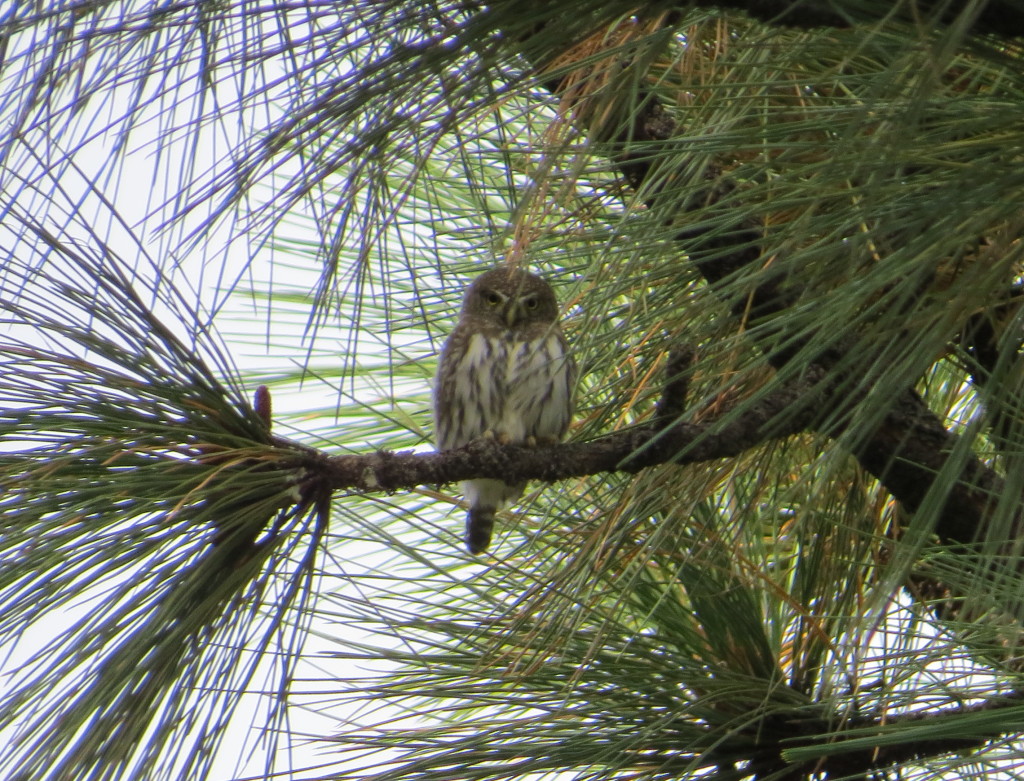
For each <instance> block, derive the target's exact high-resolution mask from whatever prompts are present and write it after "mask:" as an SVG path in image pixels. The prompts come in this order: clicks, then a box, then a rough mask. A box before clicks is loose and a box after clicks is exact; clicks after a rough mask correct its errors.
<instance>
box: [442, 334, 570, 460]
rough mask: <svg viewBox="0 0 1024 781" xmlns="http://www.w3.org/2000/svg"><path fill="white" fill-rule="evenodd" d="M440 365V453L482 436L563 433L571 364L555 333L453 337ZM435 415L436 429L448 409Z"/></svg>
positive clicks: (553, 435) (516, 438)
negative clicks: (488, 432)
mask: <svg viewBox="0 0 1024 781" xmlns="http://www.w3.org/2000/svg"><path fill="white" fill-rule="evenodd" d="M538 325H539V324H538ZM457 330H458V329H457ZM460 348H461V349H460ZM441 363H442V365H441V370H440V372H439V376H438V388H437V392H438V394H439V398H440V399H443V401H444V405H443V406H445V407H447V408H448V410H447V412H448V417H449V423H450V424H451V425H447V426H446V425H438V428H437V432H438V445H439V446H440V448H441V449H442V450H446V449H448V448H452V447H458V446H460V445H463V444H465V443H467V442H469V441H471V440H473V439H476V438H478V437H480V436H482V435H483V434H484V432H486V431H490V432H492V433H493V434H494V435H496V436H498V437H499V438H502V439H507V440H508V441H510V442H517V443H522V442H525V441H526V440H527V439H528V438H530V437H533V438H536V439H539V440H557V439H561V437H562V436H563V435H564V434H565V431H566V429H567V428H568V426H569V421H570V419H571V417H572V389H573V384H574V382H575V364H574V362H573V360H572V358H571V357H570V356H569V355H568V353H567V348H566V342H565V338H564V337H563V336H562V334H561V331H559V330H558V329H557V328H554V329H553V328H551V327H550V326H545V327H543V328H536V327H534V328H531V329H525V330H524V331H515V330H504V331H500V332H498V333H495V332H493V331H490V329H485V330H483V331H482V332H476V333H467V332H465V331H463V333H462V334H459V335H457V334H456V333H453V334H452V338H451V339H449V343H448V344H446V345H445V348H444V351H443V354H442V361H441ZM442 383H443V384H444V387H441V384H442ZM438 406H440V405H438ZM438 413H439V415H438V417H439V421H438V422H439V424H440V423H441V420H440V418H443V417H444V416H445V414H446V412H445V411H444V410H441V409H438ZM451 413H454V414H451Z"/></svg>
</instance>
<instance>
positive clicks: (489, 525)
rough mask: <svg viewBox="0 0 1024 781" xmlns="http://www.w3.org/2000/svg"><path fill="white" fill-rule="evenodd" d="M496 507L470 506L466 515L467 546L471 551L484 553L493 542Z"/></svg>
mask: <svg viewBox="0 0 1024 781" xmlns="http://www.w3.org/2000/svg"><path fill="white" fill-rule="evenodd" d="M494 513H495V508H494V507H470V508H469V515H467V516H466V547H467V548H469V552H470V553H483V552H484V551H485V550H487V546H488V545H490V544H491V531H492V530H493V529H494Z"/></svg>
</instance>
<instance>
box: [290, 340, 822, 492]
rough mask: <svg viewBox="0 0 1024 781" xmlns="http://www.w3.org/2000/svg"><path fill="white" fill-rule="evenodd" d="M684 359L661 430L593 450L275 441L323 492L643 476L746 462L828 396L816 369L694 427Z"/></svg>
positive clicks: (795, 429)
mask: <svg viewBox="0 0 1024 781" xmlns="http://www.w3.org/2000/svg"><path fill="white" fill-rule="evenodd" d="M682 355H683V357H682V359H677V360H670V361H669V363H668V366H667V374H668V381H667V383H666V386H665V393H664V394H663V396H662V398H661V400H660V401H659V402H658V407H657V414H656V415H655V419H654V421H653V422H651V423H648V424H645V425H640V426H635V427H633V428H630V429H626V430H623V431H618V432H615V433H614V434H609V435H607V436H604V437H601V438H599V439H595V440H592V441H589V442H570V443H566V444H558V445H548V446H542V447H525V446H517V445H500V444H498V443H497V442H495V441H493V440H487V439H480V440H477V441H475V442H471V443H469V444H468V445H465V446H464V447H460V448H457V449H454V450H448V451H445V452H442V453H414V452H412V451H405V452H400V453H393V452H389V451H379V452H377V453H372V454H370V455H345V456H329V455H327V454H325V453H321V452H319V451H317V450H313V449H311V448H307V447H305V446H303V445H299V444H296V443H293V442H290V441H288V440H285V439H280V438H275V441H276V442H277V444H278V445H279V446H281V447H288V448H292V449H295V450H297V451H298V459H297V462H296V463H295V464H294V465H293V467H294V468H298V469H302V470H304V471H305V475H304V476H303V477H302V478H300V482H302V483H304V484H306V485H310V484H313V483H315V484H316V486H317V488H318V489H319V490H330V491H343V490H350V491H382V490H383V491H397V490H400V489H405V488H413V487H415V486H419V485H441V484H444V483H452V482H457V481H459V480H466V479H469V478H481V477H485V478H498V479H502V480H505V481H506V482H515V483H518V482H525V481H528V480H541V481H545V482H555V481H557V480H565V479H567V478H570V477H582V476H585V475H592V474H598V473H600V472H616V471H622V472H638V471H640V470H641V469H645V468H647V467H650V466H655V465H657V464H669V463H671V464H693V463H699V462H705V461H714V460H716V459H720V458H730V457H734V456H738V455H740V454H741V453H743V452H745V451H747V450H749V449H750V448H752V447H755V446H757V445H759V444H761V443H763V442H767V441H769V440H772V439H779V438H783V437H789V436H792V435H794V434H797V433H800V432H801V431H804V430H806V428H807V425H808V423H809V422H810V421H811V420H812V419H813V416H814V415H815V414H816V409H817V406H818V404H819V403H820V398H821V397H822V395H823V394H824V393H827V392H828V386H827V383H826V381H825V380H826V377H825V375H824V373H823V372H820V371H817V370H814V369H812V370H811V371H809V372H807V373H806V374H805V376H804V377H803V378H802V379H801V380H800V381H794V382H792V383H791V384H789V385H787V386H784V387H781V388H778V389H776V390H774V391H772V392H770V393H767V394H765V395H764V396H763V397H762V398H760V399H756V400H754V401H740V402H737V403H736V404H734V405H733V406H731V407H728V408H726V409H724V410H723V411H722V412H720V413H719V414H717V415H716V416H715V417H714V418H712V419H710V420H708V421H705V422H702V423H686V422H683V421H680V420H679V419H678V415H677V414H676V411H677V410H679V409H681V404H680V401H681V399H682V398H685V392H686V390H685V382H683V381H681V379H680V375H679V371H680V366H681V363H682V362H683V361H685V360H687V359H688V357H689V354H688V353H684V354H682ZM794 410H796V412H795V413H794Z"/></svg>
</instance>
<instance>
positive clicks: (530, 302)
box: [523, 296, 537, 309]
mask: <svg viewBox="0 0 1024 781" xmlns="http://www.w3.org/2000/svg"><path fill="white" fill-rule="evenodd" d="M523 303H525V304H526V308H527V309H536V308H537V297H536V296H530V297H529V298H527V299H526V301H524V302H523Z"/></svg>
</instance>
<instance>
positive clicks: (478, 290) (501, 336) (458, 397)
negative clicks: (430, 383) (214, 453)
mask: <svg viewBox="0 0 1024 781" xmlns="http://www.w3.org/2000/svg"><path fill="white" fill-rule="evenodd" d="M575 381H576V363H575V361H574V360H573V358H572V356H571V355H570V354H569V348H568V344H567V343H566V341H565V337H564V336H563V335H562V329H561V328H560V327H559V325H558V302H557V301H556V300H555V293H554V291H553V290H552V289H551V286H550V285H548V283H547V282H545V281H544V280H543V279H541V278H540V277H538V276H535V275H534V274H529V273H527V272H525V271H521V270H519V269H515V268H510V267H499V268H495V269H492V270H491V271H488V272H486V273H484V274H481V275H480V276H479V277H477V278H476V280H474V282H473V283H472V284H471V285H470V286H469V287H468V288H467V289H466V293H465V297H464V298H463V301H462V312H461V314H460V315H459V322H458V323H457V324H456V326H455V330H454V331H452V333H451V335H450V336H449V337H448V340H447V341H446V342H445V344H444V347H442V348H441V360H440V362H439V365H438V371H437V380H436V382H435V385H434V433H435V438H436V440H437V448H438V450H449V449H450V448H455V447H459V446H460V445H464V444H466V443H467V442H470V441H472V440H474V439H477V438H479V437H493V438H495V439H497V440H498V441H499V442H502V443H504V444H510V443H513V444H519V445H532V444H536V443H538V442H540V443H553V442H557V441H558V440H560V439H561V438H562V437H563V436H564V435H565V432H566V429H567V428H568V427H569V420H570V419H571V417H572V406H573V405H572V391H573V386H574V384H575ZM525 487H526V486H525V483H513V484H509V483H505V482H503V481H501V480H466V481H465V482H463V483H462V485H461V488H462V493H463V496H465V498H466V503H467V504H468V505H469V516H468V518H467V520H466V537H465V539H466V546H467V547H468V548H469V551H470V552H471V553H481V552H483V551H485V550H487V546H488V545H489V544H490V541H491V530H492V529H493V527H494V514H495V512H496V511H497V510H498V509H500V508H501V507H504V506H505V505H507V504H509V503H510V502H514V501H516V500H517V499H518V498H519V497H520V496H521V495H522V493H523V489H524V488H525Z"/></svg>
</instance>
